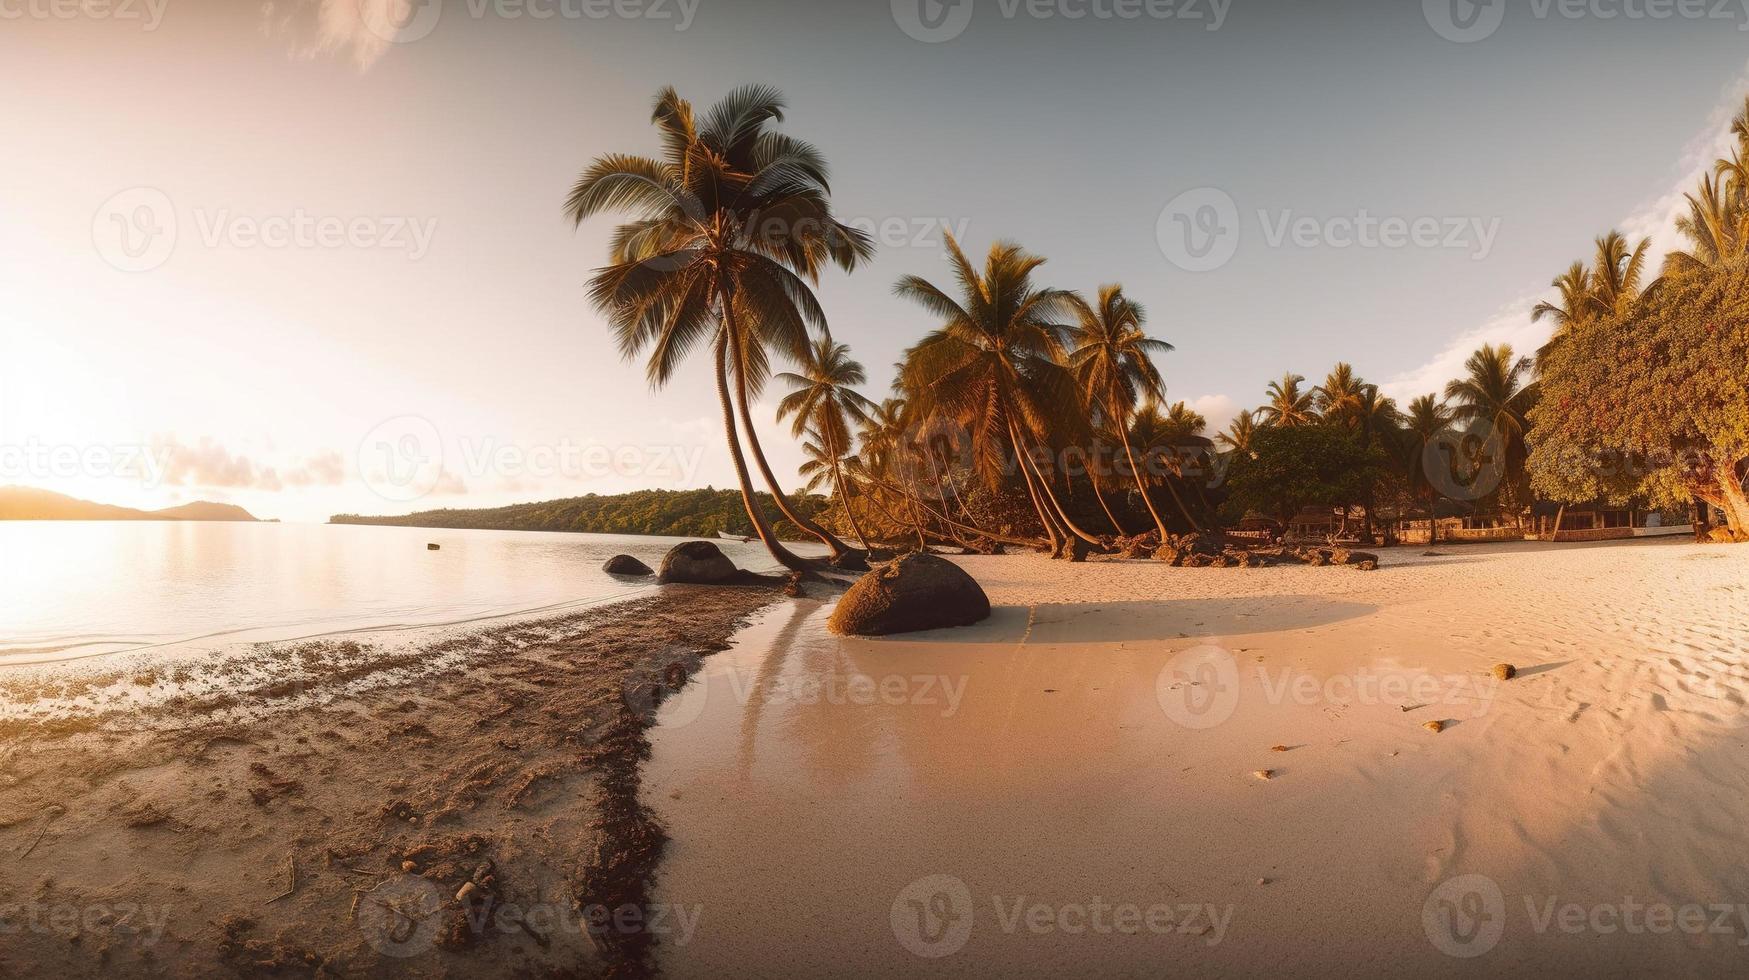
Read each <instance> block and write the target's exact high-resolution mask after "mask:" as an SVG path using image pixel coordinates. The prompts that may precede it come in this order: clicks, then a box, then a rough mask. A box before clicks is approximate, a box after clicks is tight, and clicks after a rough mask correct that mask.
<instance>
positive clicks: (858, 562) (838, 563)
mask: <svg viewBox="0 0 1749 980" xmlns="http://www.w3.org/2000/svg"><path fill="white" fill-rule="evenodd" d="M832 567H833V568H836V569H838V570H839V571H844V572H866V571H868V552H866V551H858V550H856V549H855V548H851V549H849V550H847V551H845V552H844V553H843V554H840V555H839V556H838V557H836V558H834V559H832Z"/></svg>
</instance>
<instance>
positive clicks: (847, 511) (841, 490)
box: [797, 429, 870, 548]
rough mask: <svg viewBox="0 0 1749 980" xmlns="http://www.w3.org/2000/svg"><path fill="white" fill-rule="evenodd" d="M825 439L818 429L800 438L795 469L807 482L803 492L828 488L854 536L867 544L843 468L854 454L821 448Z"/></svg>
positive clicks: (865, 545)
mask: <svg viewBox="0 0 1749 980" xmlns="http://www.w3.org/2000/svg"><path fill="white" fill-rule="evenodd" d="M826 442H827V440H826V439H824V438H822V437H821V435H820V433H818V432H815V431H813V430H812V429H810V430H807V438H806V439H804V440H803V442H802V456H803V457H804V459H803V460H802V465H801V466H800V467H799V468H798V469H797V472H798V473H800V474H801V475H802V476H803V477H806V478H807V481H808V482H807V483H806V484H804V485H803V486H802V492H803V493H819V492H820V491H821V490H826V491H829V492H830V493H831V494H832V495H833V496H834V497H835V498H836V499H837V500H838V504H839V506H841V507H843V508H844V516H845V517H846V518H847V519H848V520H849V521H850V528H851V530H853V531H855V532H856V538H857V540H858V541H861V542H862V545H863V547H865V548H866V547H868V546H869V543H870V542H869V538H868V534H867V532H865V531H863V529H862V524H861V522H859V521H858V520H857V519H856V511H855V510H853V509H851V506H850V492H849V487H848V485H847V481H846V480H845V478H844V471H845V468H846V467H847V466H848V465H850V463H851V460H853V459H854V458H855V457H854V456H852V455H850V454H847V453H842V452H841V453H833V452H830V451H829V450H827V449H825V448H824V444H825V443H826Z"/></svg>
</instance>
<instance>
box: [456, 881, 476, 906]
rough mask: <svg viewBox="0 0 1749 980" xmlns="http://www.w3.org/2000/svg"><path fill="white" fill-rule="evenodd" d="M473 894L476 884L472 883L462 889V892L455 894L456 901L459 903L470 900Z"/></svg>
mask: <svg viewBox="0 0 1749 980" xmlns="http://www.w3.org/2000/svg"><path fill="white" fill-rule="evenodd" d="M473 893H474V883H473V882H471V881H470V882H468V883H467V884H465V885H463V886H462V887H461V890H460V891H458V892H456V893H455V900H456V901H458V902H465V901H467V900H468V896H469V895H472V894H473Z"/></svg>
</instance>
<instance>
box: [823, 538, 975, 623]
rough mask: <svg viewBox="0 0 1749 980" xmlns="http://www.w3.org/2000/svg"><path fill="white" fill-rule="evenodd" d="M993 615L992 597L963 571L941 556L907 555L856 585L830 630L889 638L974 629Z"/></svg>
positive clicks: (836, 612) (841, 601) (840, 602)
mask: <svg viewBox="0 0 1749 980" xmlns="http://www.w3.org/2000/svg"><path fill="white" fill-rule="evenodd" d="M989 616H990V598H989V597H988V596H986V595H985V594H984V590H983V589H982V588H981V587H979V585H978V583H977V582H976V581H975V580H973V578H972V577H971V576H970V575H967V574H966V573H965V571H964V570H963V569H961V568H960V567H959V566H958V565H955V564H954V563H953V562H951V561H948V560H947V559H945V558H939V557H936V556H935V555H924V554H915V555H905V556H903V557H901V558H898V559H896V560H894V561H892V562H891V563H889V564H887V565H886V566H885V567H883V568H879V569H876V570H874V571H872V572H869V573H868V574H867V575H864V576H863V577H862V578H860V579H858V580H857V581H856V584H855V585H852V586H851V587H850V590H849V591H847V592H845V593H844V597H843V598H842V599H839V600H838V607H837V608H836V609H834V610H832V618H831V619H829V620H828V621H827V626H828V627H829V628H830V629H831V630H832V631H833V632H834V633H848V634H850V635H853V636H886V635H888V634H891V633H912V632H916V631H917V630H933V629H943V628H945V627H949V626H969V625H970V624H972V623H976V622H979V621H981V620H984V619H987V618H989Z"/></svg>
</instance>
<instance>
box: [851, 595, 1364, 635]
mask: <svg viewBox="0 0 1749 980" xmlns="http://www.w3.org/2000/svg"><path fill="white" fill-rule="evenodd" d="M1377 610H1378V607H1377V606H1375V605H1371V604H1369V603H1362V602H1346V601H1342V600H1337V599H1329V598H1326V597H1324V596H1309V595H1286V596H1245V597H1240V598H1228V599H1150V600H1140V601H1130V602H1087V603H1044V604H1040V605H1037V606H997V607H995V608H994V609H992V610H991V611H990V618H989V619H987V620H984V621H983V622H982V623H977V624H975V625H973V626H962V627H957V628H954V629H941V630H927V631H924V632H919V633H906V634H902V635H899V636H892V637H884V638H879V639H876V640H873V641H871V642H876V643H881V644H896V643H925V644H939V643H988V644H1013V643H1023V642H1024V643H1049V644H1076V643H1124V642H1136V641H1146V640H1174V639H1187V638H1193V637H1215V636H1228V635H1239V636H1243V635H1247V634H1253V633H1275V632H1282V631H1286V630H1301V629H1311V628H1313V627H1317V626H1328V625H1331V624H1333V623H1340V622H1343V621H1346V620H1350V619H1357V618H1359V617H1361V616H1365V615H1368V614H1370V613H1373V612H1376V611H1377Z"/></svg>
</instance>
